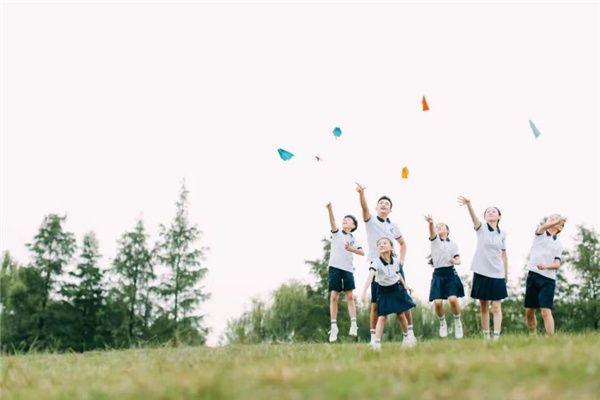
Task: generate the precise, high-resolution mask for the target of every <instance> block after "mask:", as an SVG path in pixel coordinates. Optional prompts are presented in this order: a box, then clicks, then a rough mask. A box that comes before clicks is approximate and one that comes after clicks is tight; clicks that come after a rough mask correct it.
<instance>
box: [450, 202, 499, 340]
mask: <svg viewBox="0 0 600 400" xmlns="http://www.w3.org/2000/svg"><path fill="white" fill-rule="evenodd" d="M458 202H459V203H460V205H461V206H463V205H466V206H467V209H468V210H469V215H470V216H471V220H472V221H473V226H474V227H475V232H476V233H477V249H476V250H475V255H474V256H473V263H472V264H471V271H473V287H472V289H471V297H472V298H474V299H478V300H479V304H480V314H481V327H482V328H483V337H484V338H485V339H489V338H490V303H491V305H492V314H493V315H494V340H498V339H499V338H500V331H501V330H502V299H505V298H507V297H508V292H507V291H506V281H507V280H508V257H507V255H506V232H505V231H502V230H500V225H499V224H500V218H501V217H502V213H501V212H500V210H499V209H498V208H496V207H488V208H487V209H486V210H485V212H484V213H483V217H484V219H485V222H486V226H483V224H482V223H481V221H479V218H477V215H475V211H473V206H472V205H471V201H470V200H469V199H467V198H465V197H463V196H460V197H459V198H458Z"/></svg>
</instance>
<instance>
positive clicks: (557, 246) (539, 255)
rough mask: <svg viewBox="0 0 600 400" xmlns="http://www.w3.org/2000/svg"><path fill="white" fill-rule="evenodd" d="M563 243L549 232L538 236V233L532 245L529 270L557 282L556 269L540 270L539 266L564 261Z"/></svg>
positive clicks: (528, 264)
mask: <svg viewBox="0 0 600 400" xmlns="http://www.w3.org/2000/svg"><path fill="white" fill-rule="evenodd" d="M562 251H563V245H562V243H561V242H560V241H559V240H557V239H556V236H552V235H551V234H550V233H549V232H548V231H546V232H544V233H542V234H541V235H538V234H537V232H536V233H535V236H534V238H533V243H532V244H531V252H530V253H529V262H528V263H527V269H528V270H529V271H533V272H535V273H536V274H540V275H543V276H545V277H546V278H550V279H554V280H556V270H555V269H550V270H548V269H544V270H540V269H538V267H537V265H538V264H546V265H548V264H552V263H553V262H554V260H555V259H559V260H562Z"/></svg>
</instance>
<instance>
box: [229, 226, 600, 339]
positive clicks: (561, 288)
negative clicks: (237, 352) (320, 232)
mask: <svg viewBox="0 0 600 400" xmlns="http://www.w3.org/2000/svg"><path fill="white" fill-rule="evenodd" d="M322 243H323V257H322V258H321V259H317V260H307V261H306V264H307V265H308V266H309V267H310V273H311V275H312V276H313V277H314V278H315V282H316V283H315V284H312V285H307V284H303V283H301V282H299V281H296V280H292V281H289V282H286V283H283V284H282V285H281V286H279V287H278V288H277V289H276V290H274V291H273V292H272V293H271V295H270V297H269V298H268V299H266V300H263V299H261V298H259V297H255V298H253V299H251V303H250V305H249V310H248V311H245V312H244V313H243V314H242V315H241V316H240V317H238V318H232V319H230V320H229V321H228V322H227V327H226V330H225V333H224V335H223V337H222V338H221V341H222V343H229V344H255V343H280V342H326V341H327V338H328V335H327V331H328V330H329V327H330V321H329V291H328V264H327V261H328V260H329V254H330V249H331V242H330V240H329V239H328V238H323V239H322ZM523 271H525V265H524V266H523ZM461 279H462V281H463V284H464V285H465V293H466V294H467V295H466V296H465V297H464V298H462V299H460V301H461V308H462V311H461V319H462V321H463V327H464V331H465V335H466V336H469V335H477V334H480V332H481V322H480V318H479V306H478V304H477V302H476V301H474V300H473V299H471V298H470V297H469V296H468V294H469V293H470V285H471V277H470V276H468V275H464V276H461ZM525 281H526V274H525V273H524V274H523V276H522V277H521V279H520V280H519V282H518V284H517V285H514V284H513V285H509V288H508V289H509V298H508V299H507V300H504V301H503V302H502V315H503V321H502V330H503V332H505V333H516V332H522V333H525V332H528V329H527V325H526V322H525V308H524V306H523V302H524V297H525ZM355 295H356V294H355ZM355 303H356V305H357V320H358V326H359V331H358V334H359V337H358V340H360V341H362V342H365V343H368V342H369V340H370V333H369V313H370V306H369V305H361V304H360V302H355ZM338 307H339V314H340V316H339V317H338V319H337V323H338V326H339V328H340V332H348V329H349V328H350V318H349V317H348V316H347V311H346V310H347V308H346V307H345V306H344V305H343V296H340V304H339V306H338ZM445 310H446V313H447V315H446V317H447V318H449V317H451V315H450V314H451V311H450V309H449V307H445ZM344 315H346V318H344ZM553 315H554V319H555V322H556V329H557V332H558V333H559V334H560V332H561V331H562V332H583V331H590V330H594V331H596V332H598V331H600V242H599V236H598V234H597V233H596V232H595V231H594V230H593V229H591V228H587V227H585V226H583V225H579V226H577V236H576V240H575V244H574V247H573V248H572V249H569V250H566V251H565V252H564V253H563V262H562V265H561V267H560V269H559V270H558V274H557V284H556V295H555V301H554V310H553ZM538 318H539V315H538ZM438 326H439V322H438V317H437V315H436V314H435V311H434V309H433V306H432V305H430V304H428V303H422V302H418V301H417V308H415V309H413V327H414V330H415V334H416V335H417V337H419V338H420V339H432V338H436V337H438ZM538 329H540V332H541V331H542V329H543V324H538ZM383 339H384V340H386V341H392V340H395V341H401V340H402V332H401V330H400V327H399V325H398V323H397V322H396V319H395V318H390V319H389V320H388V323H387V326H386V327H385V331H384V338H383ZM340 340H341V341H344V340H346V341H351V340H350V338H349V336H347V335H340Z"/></svg>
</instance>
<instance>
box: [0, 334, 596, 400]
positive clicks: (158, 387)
mask: <svg viewBox="0 0 600 400" xmlns="http://www.w3.org/2000/svg"><path fill="white" fill-rule="evenodd" d="M382 346H383V349H382V351H381V352H380V353H377V352H374V351H373V350H371V349H370V348H369V347H368V346H367V345H366V343H354V344H350V343H345V344H281V345H258V346H239V347H234V346H232V347H220V348H199V347H197V348H162V349H142V350H127V351H111V352H92V353H84V354H30V355H17V356H3V357H2V372H1V377H2V381H1V388H2V399H4V400H9V399H19V400H24V399H36V400H38V399H261V400H263V399H460V400H466V399H478V400H481V399H544V400H547V399H577V400H584V399H599V398H600V335H598V334H586V335H567V334H562V335H560V336H556V337H553V338H552V337H544V336H538V337H528V336H510V335H505V336H503V337H502V338H501V340H500V341H499V342H496V343H493V342H484V341H483V340H482V339H479V338H465V339H463V340H460V341H458V340H455V339H450V338H448V339H445V340H430V341H424V342H420V343H419V344H418V346H417V347H416V348H413V349H402V348H401V347H400V343H389V342H388V343H386V342H384V343H383V344H382Z"/></svg>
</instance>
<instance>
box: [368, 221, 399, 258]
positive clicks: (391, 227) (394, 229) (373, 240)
mask: <svg viewBox="0 0 600 400" xmlns="http://www.w3.org/2000/svg"><path fill="white" fill-rule="evenodd" d="M365 226H366V230H367V242H368V245H369V253H368V255H367V263H370V262H371V261H373V260H375V259H377V258H379V250H377V241H378V240H379V239H381V238H382V237H388V238H390V239H392V244H393V245H394V248H396V246H398V244H397V239H400V238H401V237H402V233H400V228H398V225H396V224H395V223H393V222H391V221H390V219H389V218H387V219H381V218H379V216H378V215H375V216H373V215H371V218H369V220H368V221H365ZM394 251H395V250H394ZM396 254H398V253H396Z"/></svg>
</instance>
